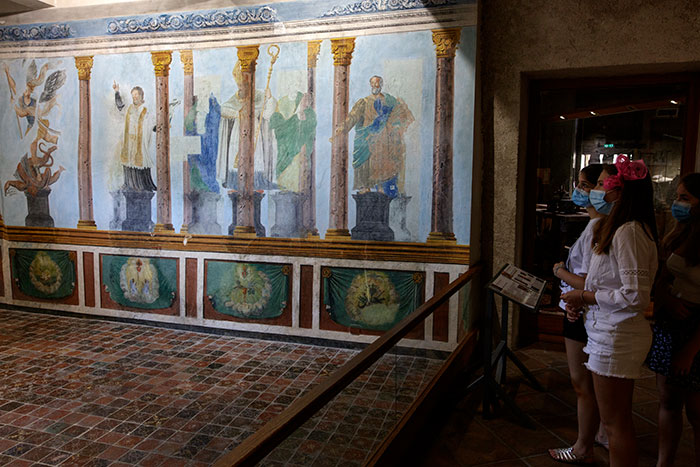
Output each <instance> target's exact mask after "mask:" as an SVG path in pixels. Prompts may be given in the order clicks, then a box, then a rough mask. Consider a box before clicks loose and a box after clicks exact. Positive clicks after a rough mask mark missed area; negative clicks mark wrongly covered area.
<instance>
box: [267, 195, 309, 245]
mask: <svg viewBox="0 0 700 467" xmlns="http://www.w3.org/2000/svg"><path fill="white" fill-rule="evenodd" d="M271 197H272V201H274V203H275V225H273V226H272V228H271V229H270V236H271V237H284V238H297V237H301V234H302V232H303V230H304V226H303V225H302V217H301V207H302V203H303V201H304V198H303V197H302V196H301V195H300V194H299V193H294V192H292V191H280V192H277V193H274V194H272V195H271Z"/></svg>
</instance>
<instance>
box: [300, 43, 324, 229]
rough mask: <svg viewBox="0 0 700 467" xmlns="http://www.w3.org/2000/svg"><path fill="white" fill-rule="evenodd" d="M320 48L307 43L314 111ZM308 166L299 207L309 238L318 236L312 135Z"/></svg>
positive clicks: (315, 44) (309, 84) (310, 91)
mask: <svg viewBox="0 0 700 467" xmlns="http://www.w3.org/2000/svg"><path fill="white" fill-rule="evenodd" d="M320 50H321V41H309V42H308V44H307V68H306V76H307V87H306V92H308V93H309V99H311V108H312V109H314V112H315V111H316V63H317V61H318V53H319V51H320ZM310 150H311V153H310V154H309V167H308V169H307V171H306V180H305V183H304V191H305V193H304V202H303V204H302V207H301V212H302V222H303V225H304V228H305V229H306V232H307V236H308V237H310V238H318V229H317V228H316V138H315V137H314V145H313V147H312V148H310Z"/></svg>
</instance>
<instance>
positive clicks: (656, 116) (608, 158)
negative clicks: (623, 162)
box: [519, 74, 698, 343]
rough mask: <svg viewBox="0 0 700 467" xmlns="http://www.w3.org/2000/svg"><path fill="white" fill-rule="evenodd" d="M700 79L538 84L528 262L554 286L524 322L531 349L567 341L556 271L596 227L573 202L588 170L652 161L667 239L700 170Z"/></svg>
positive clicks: (532, 109)
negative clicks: (681, 186) (686, 179)
mask: <svg viewBox="0 0 700 467" xmlns="http://www.w3.org/2000/svg"><path fill="white" fill-rule="evenodd" d="M697 83H698V75H696V74H669V75H659V76H636V77H623V78H602V79H585V80H583V79H565V80H535V81H532V82H530V87H529V89H530V92H529V102H528V105H529V107H528V109H529V112H528V143H527V162H526V195H525V212H524V221H525V225H524V229H523V233H524V236H523V249H522V251H523V266H524V268H525V269H526V270H528V271H531V272H533V273H534V274H536V275H539V276H540V277H543V278H546V279H547V280H548V282H549V283H550V284H551V288H549V289H548V291H547V294H546V296H545V297H544V300H543V306H542V307H541V311H540V312H539V313H538V314H537V315H531V314H530V315H527V314H526V316H523V317H521V320H520V334H519V335H520V341H521V343H528V342H532V341H535V340H548V341H561V340H562V338H561V326H562V319H563V314H562V313H561V311H560V310H559V307H558V301H559V300H558V296H559V288H558V281H557V280H556V279H555V278H554V276H553V275H552V266H553V265H554V264H555V263H556V262H558V261H563V260H565V259H566V255H567V248H568V247H569V246H571V244H573V242H574V241H575V240H576V239H577V238H578V236H579V234H580V233H581V231H582V230H583V228H584V227H585V226H586V224H587V222H588V216H587V215H586V213H585V211H583V210H581V209H579V208H577V207H576V206H575V205H574V204H573V203H572V202H571V200H570V195H571V192H572V190H573V188H574V186H575V183H576V181H577V177H578V172H579V170H580V169H581V168H582V167H585V166H586V165H588V164H589V163H596V162H599V163H612V162H614V161H615V160H616V159H617V157H619V155H621V154H624V155H627V156H628V157H630V158H631V159H633V160H638V159H643V160H644V162H645V163H646V165H647V166H648V167H649V170H650V172H651V175H652V180H653V182H654V192H655V209H656V213H657V224H658V227H659V234H660V235H662V236H663V234H664V232H667V231H668V229H669V227H671V228H672V223H673V221H672V217H671V215H670V205H671V202H672V201H673V199H674V197H675V187H676V184H677V181H678V178H679V177H680V175H681V174H684V173H687V172H692V171H693V169H694V167H695V152H696V146H697V141H698V140H697V133H698V102H697V97H696V96H697V93H696V89H697ZM533 246H534V247H533Z"/></svg>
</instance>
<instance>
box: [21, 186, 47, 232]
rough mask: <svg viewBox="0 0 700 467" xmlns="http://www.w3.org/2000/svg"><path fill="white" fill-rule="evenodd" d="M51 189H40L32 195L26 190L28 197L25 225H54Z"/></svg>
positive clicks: (25, 193)
mask: <svg viewBox="0 0 700 467" xmlns="http://www.w3.org/2000/svg"><path fill="white" fill-rule="evenodd" d="M50 193H51V189H49V188H47V189H45V190H41V191H39V192H38V193H37V194H36V195H30V194H29V193H27V192H26V191H25V192H24V195H25V196H26V197H27V217H25V218H24V225H26V226H27V227H53V226H54V224H53V218H52V217H51V215H50V214H49V194H50Z"/></svg>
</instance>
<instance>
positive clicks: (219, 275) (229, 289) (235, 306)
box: [205, 261, 291, 319]
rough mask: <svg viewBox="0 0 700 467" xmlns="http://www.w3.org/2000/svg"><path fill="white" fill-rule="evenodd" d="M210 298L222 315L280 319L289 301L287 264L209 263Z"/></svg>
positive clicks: (207, 286)
mask: <svg viewBox="0 0 700 467" xmlns="http://www.w3.org/2000/svg"><path fill="white" fill-rule="evenodd" d="M206 264H207V273H206V274H207V275H206V278H207V279H206V291H205V293H206V295H207V297H209V300H210V301H211V304H212V306H213V307H214V309H215V310H216V311H218V312H219V313H223V314H225V315H231V316H235V317H237V318H244V319H264V318H277V317H278V316H280V315H281V314H282V311H283V310H284V309H285V307H286V306H287V303H288V300H289V274H290V273H291V267H290V266H289V265H285V264H264V263H234V262H230V261H207V263H206Z"/></svg>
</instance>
